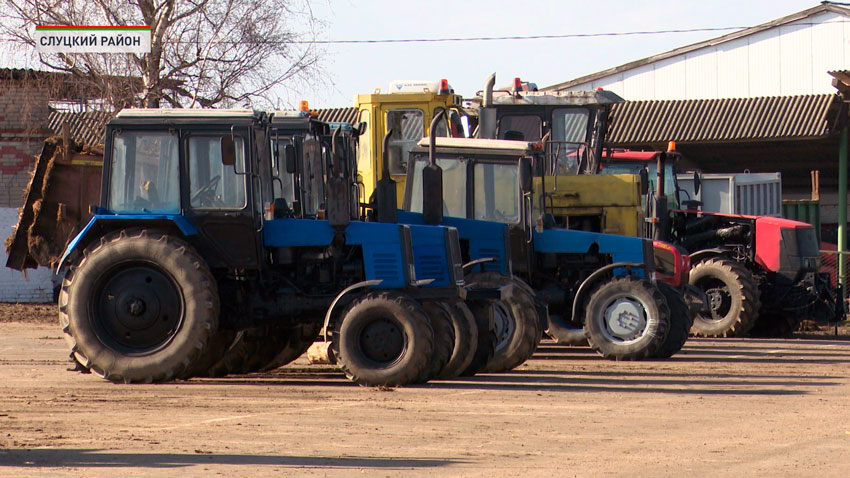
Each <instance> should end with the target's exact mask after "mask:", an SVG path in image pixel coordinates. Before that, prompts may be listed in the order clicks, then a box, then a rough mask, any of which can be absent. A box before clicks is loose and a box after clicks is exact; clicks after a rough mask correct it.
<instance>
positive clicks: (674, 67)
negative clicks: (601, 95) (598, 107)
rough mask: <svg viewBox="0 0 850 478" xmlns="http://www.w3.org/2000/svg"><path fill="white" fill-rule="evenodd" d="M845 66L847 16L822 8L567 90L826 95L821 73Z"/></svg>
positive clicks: (633, 95) (848, 58) (682, 95)
mask: <svg viewBox="0 0 850 478" xmlns="http://www.w3.org/2000/svg"><path fill="white" fill-rule="evenodd" d="M846 69H850V17H848V16H844V15H841V14H838V13H833V12H822V13H820V14H818V15H814V16H811V17H807V18H804V19H801V20H799V21H797V22H794V23H791V24H788V25H783V26H781V27H775V28H772V29H770V30H766V31H763V32H759V33H756V34H753V35H749V36H746V37H742V38H738V39H735V40H731V41H728V42H725V43H722V44H720V45H716V46H706V47H704V48H702V49H700V50H696V51H693V52H690V53H688V54H687V55H685V54H682V55H677V56H675V57H671V58H668V59H666V60H662V61H658V62H655V63H652V64H648V65H643V66H640V67H637V68H635V69H633V70H628V71H625V72H622V73H619V74H617V75H612V76H609V77H606V78H601V79H598V80H596V81H594V82H592V83H585V84H582V85H577V86H575V87H572V88H570V89H571V90H583V89H590V88H595V87H597V86H601V87H604V88H606V89H610V90H613V91H615V92H617V93H618V94H620V95H621V96H623V97H624V98H625V99H627V100H632V101H636V100H664V99H713V98H747V97H759V96H780V95H801V94H824V93H827V94H828V93H833V92H834V88H833V87H832V85H831V77H830V76H829V75H828V74H827V73H826V72H827V71H831V70H846ZM651 70H653V71H654V72H653V71H651ZM712 70H713V71H714V73H712Z"/></svg>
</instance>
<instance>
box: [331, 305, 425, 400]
mask: <svg viewBox="0 0 850 478" xmlns="http://www.w3.org/2000/svg"><path fill="white" fill-rule="evenodd" d="M332 347H333V353H334V356H335V357H336V361H337V363H338V364H339V366H340V368H341V369H342V371H343V372H345V375H346V376H347V377H348V378H349V379H351V380H352V381H354V382H355V383H357V384H359V385H365V386H398V385H407V384H410V383H415V382H416V381H417V380H419V378H420V377H421V376H422V371H423V370H424V369H425V367H427V365H428V361H429V359H430V357H431V354H433V353H434V330H433V328H432V327H431V322H430V320H428V316H427V315H426V314H425V312H424V311H423V310H422V307H420V306H419V304H418V303H417V302H416V301H414V300H413V299H411V298H409V297H407V296H405V295H403V294H398V293H390V292H382V293H369V294H366V295H364V296H363V297H361V298H359V299H357V300H355V301H354V302H352V303H351V305H349V306H348V308H347V309H346V310H345V312H344V313H343V315H342V318H341V319H340V322H339V323H338V324H335V326H334V330H333V342H332Z"/></svg>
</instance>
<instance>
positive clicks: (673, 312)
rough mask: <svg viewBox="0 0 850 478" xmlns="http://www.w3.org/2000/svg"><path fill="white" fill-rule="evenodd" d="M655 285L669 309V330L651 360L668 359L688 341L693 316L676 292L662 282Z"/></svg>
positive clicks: (682, 298)
mask: <svg viewBox="0 0 850 478" xmlns="http://www.w3.org/2000/svg"><path fill="white" fill-rule="evenodd" d="M657 285H658V290H659V291H660V292H661V294H663V295H664V298H665V299H666V300H667V306H668V307H669V308H670V329H669V330H668V331H667V337H666V338H665V339H664V343H662V344H661V348H659V349H658V351H657V352H655V353H654V354H652V358H661V359H664V358H670V357H672V356H673V355H674V354H676V353H678V352H679V351H680V350H682V347H683V346H684V345H685V342H687V341H688V333H689V332H690V330H691V326H692V325H693V324H694V315H693V314H692V313H691V309H690V307H688V303H687V302H685V299H684V297H682V294H681V293H680V292H679V291H678V290H676V289H675V288H674V287H673V286H671V285H670V284H665V283H663V282H659V283H658V284H657Z"/></svg>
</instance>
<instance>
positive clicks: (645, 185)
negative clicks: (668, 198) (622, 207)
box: [640, 168, 649, 196]
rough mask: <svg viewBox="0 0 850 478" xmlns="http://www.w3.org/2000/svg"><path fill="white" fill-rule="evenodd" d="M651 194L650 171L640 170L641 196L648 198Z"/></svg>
mask: <svg viewBox="0 0 850 478" xmlns="http://www.w3.org/2000/svg"><path fill="white" fill-rule="evenodd" d="M648 192H649V170H647V169H646V168H643V169H641V170H640V194H641V196H646V193H648Z"/></svg>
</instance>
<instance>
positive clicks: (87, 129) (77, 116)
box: [47, 111, 115, 146]
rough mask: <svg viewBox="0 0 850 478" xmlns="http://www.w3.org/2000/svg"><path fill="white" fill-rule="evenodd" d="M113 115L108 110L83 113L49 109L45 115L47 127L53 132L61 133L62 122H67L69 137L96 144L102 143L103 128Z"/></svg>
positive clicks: (88, 143) (79, 141) (84, 142)
mask: <svg viewBox="0 0 850 478" xmlns="http://www.w3.org/2000/svg"><path fill="white" fill-rule="evenodd" d="M114 116H115V114H114V113H111V112H108V111H87V112H83V113H70V112H64V111H51V112H50V115H49V116H48V117H47V127H48V128H49V129H50V131H52V132H53V133H54V134H61V132H62V123H63V122H67V123H68V128H69V132H70V133H71V138H72V139H73V140H74V141H75V142H76V143H78V144H81V145H89V146H97V145H102V144H103V129H104V127H105V126H106V123H107V122H109V120H111V119H112V118H113V117H114Z"/></svg>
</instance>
